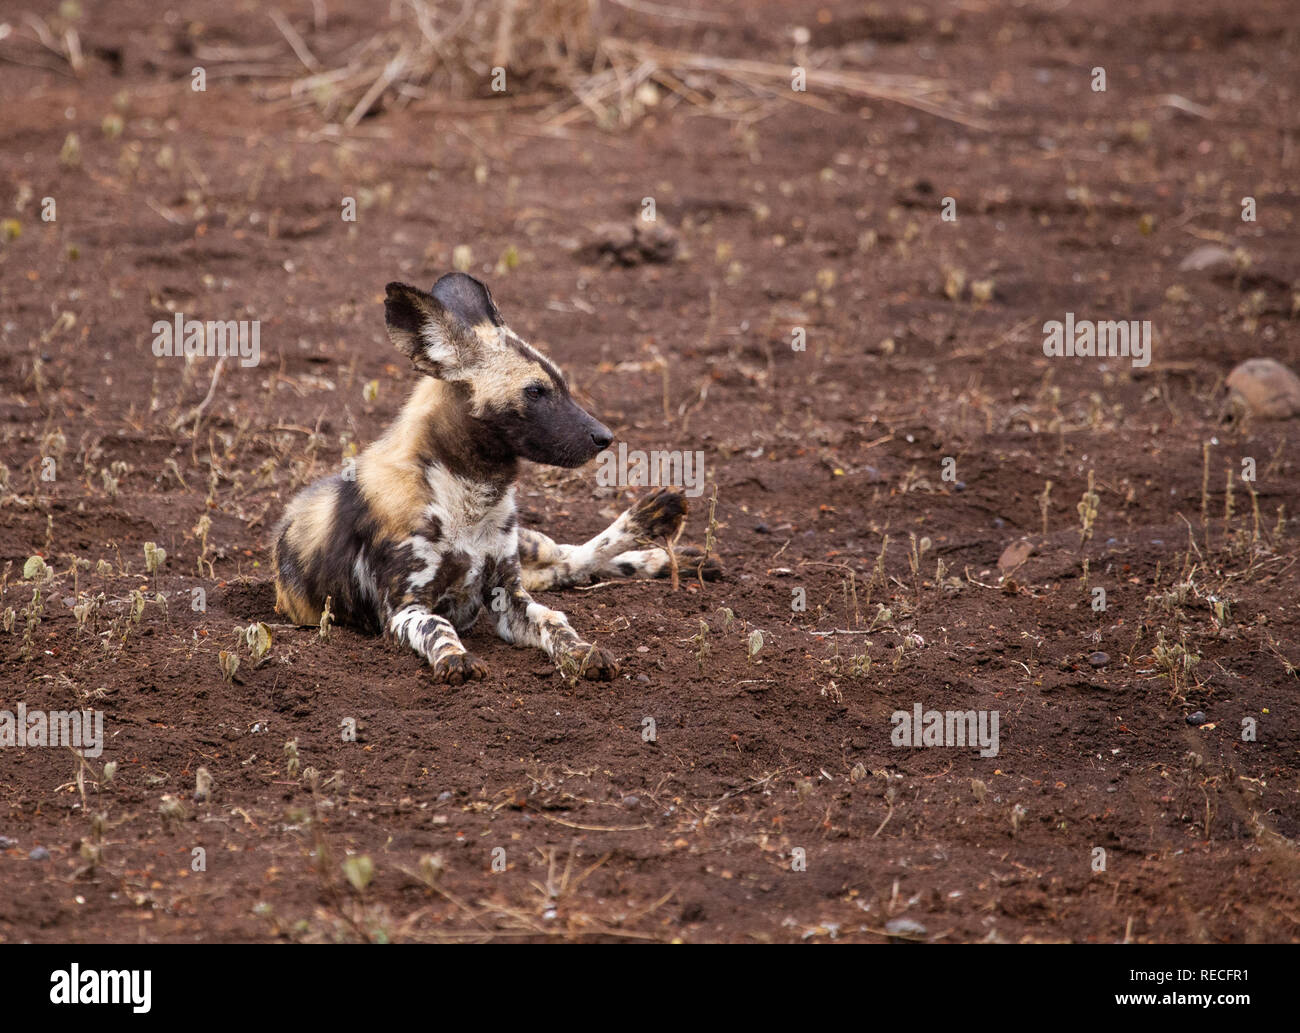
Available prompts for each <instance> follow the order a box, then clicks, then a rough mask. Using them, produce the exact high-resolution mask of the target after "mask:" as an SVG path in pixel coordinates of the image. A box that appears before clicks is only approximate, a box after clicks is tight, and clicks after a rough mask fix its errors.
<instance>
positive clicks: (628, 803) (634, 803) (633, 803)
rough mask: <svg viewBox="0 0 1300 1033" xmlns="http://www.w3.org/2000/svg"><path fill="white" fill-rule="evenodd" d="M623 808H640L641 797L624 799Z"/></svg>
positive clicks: (626, 797)
mask: <svg viewBox="0 0 1300 1033" xmlns="http://www.w3.org/2000/svg"><path fill="white" fill-rule="evenodd" d="M623 806H624V807H640V806H641V797H639V796H625V797H623Z"/></svg>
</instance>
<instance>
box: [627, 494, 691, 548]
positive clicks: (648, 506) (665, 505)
mask: <svg viewBox="0 0 1300 1033" xmlns="http://www.w3.org/2000/svg"><path fill="white" fill-rule="evenodd" d="M686 509H687V506H686V496H685V495H683V494H682V493H681V492H680V491H679V490H677V489H675V488H660V489H659V490H658V491H656V492H655V493H654V494H652V495H647V496H645V498H642V499H638V500H637V502H636V505H634V506H633V507H632V508H631V509H630V510H628V515H629V517H630V518H631V521H632V524H633V530H634V533H635V534H636V535H637V536H638V537H647V538H671V537H672V536H673V535H675V534H676V533H677V529H678V528H679V527H681V526H682V521H683V520H685V519H686Z"/></svg>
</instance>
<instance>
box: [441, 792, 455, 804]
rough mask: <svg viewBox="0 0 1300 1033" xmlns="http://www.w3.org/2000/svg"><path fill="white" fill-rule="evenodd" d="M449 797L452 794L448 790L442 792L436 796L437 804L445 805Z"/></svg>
mask: <svg viewBox="0 0 1300 1033" xmlns="http://www.w3.org/2000/svg"><path fill="white" fill-rule="evenodd" d="M451 797H452V794H451V791H450V790H443V791H442V792H441V793H439V794H438V802H439V803H446V802H447V801H448V800H450V799H451Z"/></svg>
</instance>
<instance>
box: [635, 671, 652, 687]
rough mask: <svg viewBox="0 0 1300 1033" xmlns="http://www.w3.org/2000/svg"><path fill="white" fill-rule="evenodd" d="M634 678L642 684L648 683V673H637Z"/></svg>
mask: <svg viewBox="0 0 1300 1033" xmlns="http://www.w3.org/2000/svg"><path fill="white" fill-rule="evenodd" d="M636 680H637V681H639V682H640V683H641V684H642V685H649V684H650V676H649V675H648V674H638V675H637V676H636Z"/></svg>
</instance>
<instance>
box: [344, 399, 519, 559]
mask: <svg viewBox="0 0 1300 1033" xmlns="http://www.w3.org/2000/svg"><path fill="white" fill-rule="evenodd" d="M435 462H436V463H438V464H439V465H441V466H442V467H444V468H445V469H446V470H447V471H448V472H449V473H450V474H452V475H453V476H465V477H472V478H473V479H474V480H475V481H476V482H477V483H479V484H484V483H486V484H488V485H489V486H490V488H491V489H492V490H491V491H489V493H488V497H489V498H491V497H493V496H495V497H496V498H499V497H500V496H501V495H504V494H505V492H506V491H508V490H509V488H510V485H511V484H513V483H514V481H515V478H516V476H517V475H518V463H517V462H516V461H514V460H511V461H509V462H506V463H496V462H492V461H491V460H489V459H486V458H485V457H483V455H482V454H481V452H480V451H479V450H478V448H477V447H476V442H475V440H474V437H473V429H472V426H471V425H470V421H469V418H468V413H467V408H466V405H465V401H464V399H463V397H462V396H461V393H460V389H458V388H457V387H456V386H455V385H453V384H448V383H445V382H443V381H441V380H436V379H434V378H433V377H423V378H422V379H421V380H420V382H419V383H418V384H417V385H416V386H415V390H414V391H412V392H411V396H410V398H408V399H407V400H406V404H405V405H404V406H402V411H401V413H400V414H399V415H398V417H397V419H396V420H395V421H394V422H393V424H392V425H391V426H390V427H389V428H388V430H387V431H385V433H384V435H383V436H382V437H381V438H379V439H378V440H377V441H376V442H375V443H374V444H372V445H371V446H370V447H369V448H367V449H366V450H365V451H364V452H363V453H362V454H361V456H360V457H359V458H358V460H357V487H358V488H360V490H361V492H362V494H363V495H365V497H366V500H367V501H368V502H369V503H370V506H371V510H372V512H373V513H374V515H375V517H376V519H377V520H378V522H379V525H380V528H381V530H382V532H383V534H384V536H385V537H386V538H388V539H390V540H401V539H403V538H406V537H407V536H409V535H411V534H413V533H414V532H415V531H416V530H418V529H419V528H420V527H421V525H422V523H423V521H424V514H425V511H426V509H427V507H428V505H429V502H430V501H431V497H432V493H431V489H430V487H429V481H428V468H429V466H430V464H432V463H435Z"/></svg>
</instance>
